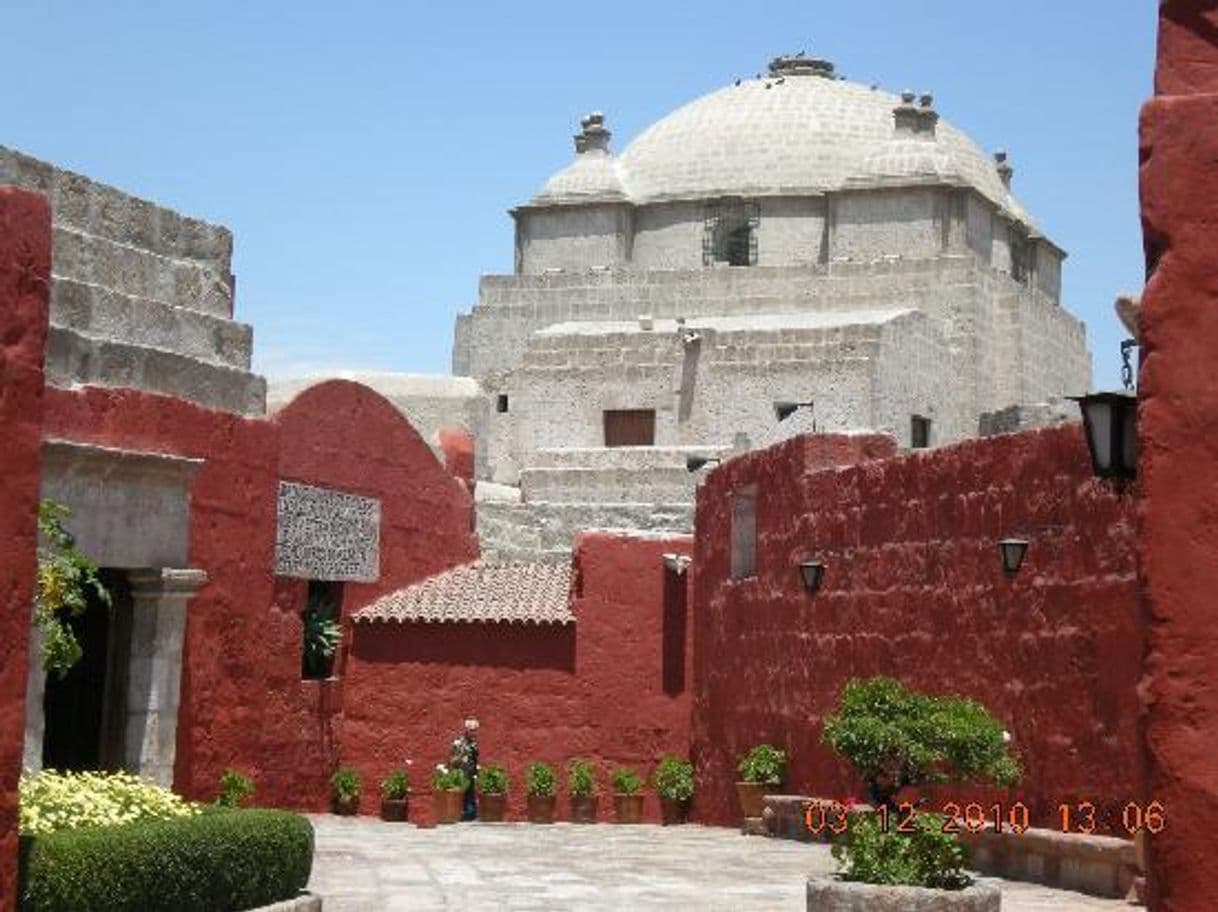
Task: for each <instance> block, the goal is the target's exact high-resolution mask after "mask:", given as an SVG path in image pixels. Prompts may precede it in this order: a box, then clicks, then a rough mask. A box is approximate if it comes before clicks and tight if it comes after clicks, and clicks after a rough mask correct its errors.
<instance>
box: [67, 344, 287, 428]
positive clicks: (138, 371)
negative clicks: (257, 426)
mask: <svg viewBox="0 0 1218 912" xmlns="http://www.w3.org/2000/svg"><path fill="white" fill-rule="evenodd" d="M46 376H47V382H48V383H50V384H52V385H53V386H73V385H93V386H110V387H127V388H134V389H140V390H146V391H148V392H153V393H161V394H163V395H166V396H176V397H178V398H181V399H186V400H188V401H190V402H194V403H197V404H198V405H201V406H204V407H205V408H210V409H215V410H217V411H222V412H231V413H233V414H238V415H263V414H265V413H266V381H265V380H264V379H263V378H262V377H259V376H256V375H254V374H251V373H249V372H248V371H243V370H238V369H236V368H232V367H225V366H222V365H218V364H209V363H207V362H204V361H199V360H196V359H194V358H188V357H186V356H184V355H180V354H177V353H176V352H170V351H165V350H163V349H159V348H151V347H147V346H142V345H132V344H129V343H125V342H115V341H112V340H109V339H102V338H94V337H92V336H89V335H86V334H84V333H81V332H78V331H76V330H73V329H65V328H63V327H59V326H52V327H51V328H50V330H49V332H48V334H47V348H46Z"/></svg>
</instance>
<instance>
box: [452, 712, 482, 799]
mask: <svg viewBox="0 0 1218 912" xmlns="http://www.w3.org/2000/svg"><path fill="white" fill-rule="evenodd" d="M452 763H453V766H455V767H457V768H458V769H460V770H461V771H462V772H463V773H465V775H466V776H467V777H468V778H469V786H468V787H467V788H466V789H465V800H464V803H463V804H462V808H461V819H462V820H476V819H477V818H478V797H477V793H476V792H475V791H474V784H475V782H476V781H477V779H478V720H477V719H473V718H470V719H466V720H465V732H464V733H463V734H462V735H461V737H460V738H457V739H456V740H455V741H453V756H452Z"/></svg>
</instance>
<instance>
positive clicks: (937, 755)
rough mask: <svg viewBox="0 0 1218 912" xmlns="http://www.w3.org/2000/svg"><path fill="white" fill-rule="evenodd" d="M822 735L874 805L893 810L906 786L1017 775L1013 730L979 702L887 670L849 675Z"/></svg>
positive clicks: (1004, 780)
mask: <svg viewBox="0 0 1218 912" xmlns="http://www.w3.org/2000/svg"><path fill="white" fill-rule="evenodd" d="M822 740H823V741H824V742H825V744H827V745H828V746H829V747H831V748H832V749H833V750H834V751H835V752H836V753H837V754H839V755H841V756H842V757H843V758H845V759H846V760H847V761H848V762H849V763H850V765H851V766H853V767H854V770H855V772H856V774H857V775H858V776H859V778H860V779H862V780H863V781H864V782H865V783H866V784H867V798H868V800H869V801H870V802H871V804H873V805H874V806H875V807H876V808H881V807H887V808H889V809H890V810H892V811H895V810H897V804H896V796H897V793H898V792H899V791H900V790H901V789H902V788H905V787H906V786H918V785H930V784H942V783H946V782H985V783H992V784H994V785H1000V786H1010V785H1014V784H1016V783H1017V782H1018V781H1019V778H1020V770H1019V763H1018V761H1017V760H1016V759H1015V757H1014V755H1013V754H1012V753H1011V752H1010V749H1009V742H1010V740H1011V737H1010V735H1009V734H1007V732H1006V731H1005V730H1004V729H1003V727H1002V723H1001V722H999V721H998V720H997V719H995V718H994V717H993V716H992V715H990V713H989V712H988V711H987V710H986V709H985V707H984V706H982V705H981V704H980V703H977V702H975V701H973V700H967V699H962V698H960V697H934V696H930V695H927V694H922V693H918V692H916V691H911V690H907V689H906V688H905V687H904V686H902V685H901V684H900V683H899V682H897V681H894V680H893V679H892V678H886V677H882V676H881V677H875V678H870V679H868V680H865V681H851V682H850V683H849V684H847V685H846V687H845V689H844V690H843V691H842V698H841V704H840V706H839V708H838V711H837V712H836V713H834V714H833V715H830V716H827V717H826V718H825V727H824V732H823V734H822Z"/></svg>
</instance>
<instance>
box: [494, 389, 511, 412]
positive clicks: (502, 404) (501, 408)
mask: <svg viewBox="0 0 1218 912" xmlns="http://www.w3.org/2000/svg"><path fill="white" fill-rule="evenodd" d="M507 410H508V397H507V393H500V394H499V396H498V398H496V399H495V411H497V412H498V413H499V414H500V415H502V414H504V413H505V412H507Z"/></svg>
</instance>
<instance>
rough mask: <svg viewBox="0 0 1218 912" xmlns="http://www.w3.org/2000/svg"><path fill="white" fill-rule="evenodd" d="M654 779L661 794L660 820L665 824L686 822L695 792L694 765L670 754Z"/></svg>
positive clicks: (661, 762) (662, 761)
mask: <svg viewBox="0 0 1218 912" xmlns="http://www.w3.org/2000/svg"><path fill="white" fill-rule="evenodd" d="M654 779H655V784H656V794H658V795H659V796H660V821H661V822H662V823H663V824H664V825H665V826H672V825H674V824H679V823H684V822H685V817H686V815H687V814H688V813H689V800H690V798H692V797H693V794H694V765H693V764H692V763H690V762H689V761H688V760H686V759H684V758H682V757H678V756H676V755H674V754H668V755H667V756H665V757H664V758H663V759H662V760H660V764H659V766H657V767H656V771H655V775H654Z"/></svg>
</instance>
